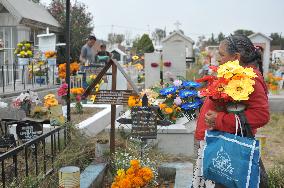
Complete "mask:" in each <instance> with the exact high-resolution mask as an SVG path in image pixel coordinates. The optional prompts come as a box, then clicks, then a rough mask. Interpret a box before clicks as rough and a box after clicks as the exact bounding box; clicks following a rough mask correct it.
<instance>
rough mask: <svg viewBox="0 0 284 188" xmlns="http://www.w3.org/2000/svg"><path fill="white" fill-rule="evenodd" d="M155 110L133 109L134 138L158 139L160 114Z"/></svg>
mask: <svg viewBox="0 0 284 188" xmlns="http://www.w3.org/2000/svg"><path fill="white" fill-rule="evenodd" d="M156 110H157V109H155V108H153V107H148V106H141V107H133V108H132V110H131V119H132V130H131V135H132V137H137V138H141V139H155V138H157V123H158V122H157V120H158V114H157V113H156Z"/></svg>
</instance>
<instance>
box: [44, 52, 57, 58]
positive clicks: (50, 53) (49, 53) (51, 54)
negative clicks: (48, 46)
mask: <svg viewBox="0 0 284 188" xmlns="http://www.w3.org/2000/svg"><path fill="white" fill-rule="evenodd" d="M44 56H45V58H47V59H48V58H56V52H55V51H46V52H44Z"/></svg>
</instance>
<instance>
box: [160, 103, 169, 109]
mask: <svg viewBox="0 0 284 188" xmlns="http://www.w3.org/2000/svg"><path fill="white" fill-rule="evenodd" d="M159 107H160V109H161V110H162V109H164V108H166V107H167V105H166V104H165V103H162V104H159Z"/></svg>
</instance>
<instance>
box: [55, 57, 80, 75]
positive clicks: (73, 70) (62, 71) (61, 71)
mask: <svg viewBox="0 0 284 188" xmlns="http://www.w3.org/2000/svg"><path fill="white" fill-rule="evenodd" d="M79 69H80V65H79V64H78V63H77V62H76V61H75V62H73V63H71V64H70V72H71V74H73V75H75V74H76V73H77V72H78V71H79ZM58 76H59V78H61V79H65V78H66V63H64V64H60V65H59V66H58Z"/></svg>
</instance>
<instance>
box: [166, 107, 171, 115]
mask: <svg viewBox="0 0 284 188" xmlns="http://www.w3.org/2000/svg"><path fill="white" fill-rule="evenodd" d="M165 113H166V114H171V113H173V109H172V108H165Z"/></svg>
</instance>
